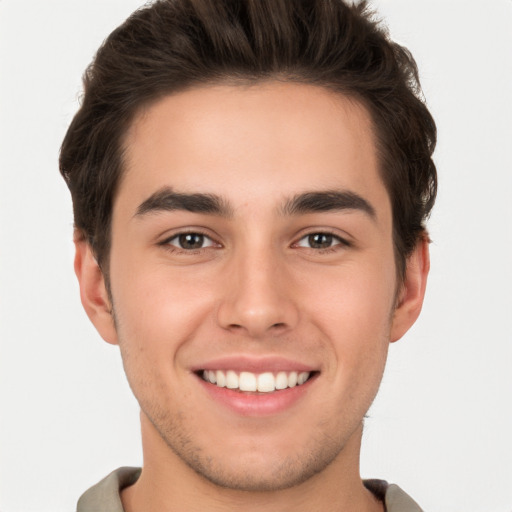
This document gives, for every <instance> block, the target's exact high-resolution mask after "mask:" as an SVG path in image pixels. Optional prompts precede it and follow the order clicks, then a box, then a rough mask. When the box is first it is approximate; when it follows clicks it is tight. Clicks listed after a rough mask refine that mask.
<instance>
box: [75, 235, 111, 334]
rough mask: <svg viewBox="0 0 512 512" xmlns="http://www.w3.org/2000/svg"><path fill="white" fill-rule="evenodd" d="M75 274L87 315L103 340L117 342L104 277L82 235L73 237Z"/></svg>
mask: <svg viewBox="0 0 512 512" xmlns="http://www.w3.org/2000/svg"><path fill="white" fill-rule="evenodd" d="M75 274H76V277H77V278H78V283H79V285H80V299H81V300H82V305H83V307H84V309H85V312H86V313H87V316H88V317H89V319H90V320H91V322H92V323H93V324H94V326H95V327H96V330H97V331H98V332H99V334H100V336H101V337H102V338H103V339H104V340H105V341H107V342H108V343H112V344H117V333H116V329H115V324H114V318H113V316H112V308H111V302H110V299H109V296H108V293H107V288H106V286H105V278H104V276H103V273H102V271H101V269H100V267H99V265H98V263H97V261H96V258H95V257H94V254H93V252H92V249H91V246H90V245H89V243H88V242H87V241H85V240H84V239H83V237H75Z"/></svg>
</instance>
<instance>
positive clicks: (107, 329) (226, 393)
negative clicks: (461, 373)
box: [78, 83, 412, 490]
mask: <svg viewBox="0 0 512 512" xmlns="http://www.w3.org/2000/svg"><path fill="white" fill-rule="evenodd" d="M125 145H126V165H125V169H126V171H125V174H124V176H123V180H122V182H121V184H120V188H119V191H118V194H117V197H116V200H115V204H114V210H113V220H112V246H111V254H110V281H111V290H112V303H113V304H112V306H113V311H114V314H115V328H114V327H112V322H111V320H110V319H106V317H107V316H108V315H107V310H108V309H109V308H107V307H105V308H104V309H105V311H103V313H101V314H100V313H91V312H90V311H89V310H88V312H89V314H90V316H91V318H92V319H93V321H94V322H95V324H96V326H97V327H98V329H99V331H100V333H101V334H102V335H103V336H104V338H105V339H107V340H108V341H111V342H114V343H119V345H120V348H121V353H122V357H123V362H124V366H125V370H126V374H127V376H128V380H129V382H130V385H131V387H132V389H133V392H134V394H135V395H136V397H137V399H138V401H139V403H140V406H141V409H142V417H143V437H145V444H146V445H148V446H158V443H160V444H162V441H164V442H165V447H166V448H169V449H168V450H163V451H162V450H159V451H158V453H156V450H155V453H153V454H150V457H161V458H162V457H166V458H167V459H168V461H173V462H172V463H173V464H176V465H179V464H183V465H187V466H189V467H190V468H192V469H193V470H194V471H195V473H196V474H199V475H202V476H204V477H206V478H207V479H208V480H210V481H211V482H214V483H217V484H219V485H222V486H227V487H231V488H236V489H245V490H263V489H267V490H268V489H278V488H286V487H290V486H292V485H296V484H298V483H300V482H303V481H305V480H307V479H308V478H309V477H312V475H314V474H316V473H319V472H322V471H326V468H328V467H332V466H333V465H334V466H336V464H338V465H339V464H343V461H346V460H348V459H351V460H352V459H353V458H354V457H356V458H357V454H356V452H358V443H359V438H360V426H361V423H362V418H363V417H364V414H365V413H366V411H367V410H368V408H369V406H370V404H371V402H372V400H373V398H374V397H375V394H376V392H377V389H378V386H379V383H380V380H381V376H382V373H383V370H384V365H385V360H386V355H387V349H388V344H389V342H390V340H394V339H396V338H397V337H399V336H400V335H401V334H402V332H403V330H404V329H406V328H407V327H408V325H409V324H410V323H412V320H410V319H409V317H408V318H407V319H406V320H405V321H404V319H403V314H402V310H403V307H402V305H403V304H405V303H406V302H407V300H406V299H407V297H406V295H404V297H405V299H404V300H403V301H402V302H400V306H399V307H398V308H395V305H396V292H397V282H396V271H395V261H394V252H393V243H392V218H391V207H390V200H389V197H388V194H387V192H386V189H385V187H384V185H383V182H382V180H381V178H380V176H379V170H378V162H377V159H376V152H375V147H374V142H373V134H372V126H371V122H370V118H369V115H368V114H367V112H366V111H365V109H364V108H363V107H362V106H361V105H359V104H358V103H357V102H355V101H353V100H350V99H348V98H345V97H343V96H340V95H338V94H334V93H332V92H328V91H326V90H324V89H322V88H318V87H314V86H306V85H298V84H278V83H268V84H260V85H255V86H251V87H242V86H228V85H225V86H211V87H205V88H200V89H191V90H188V91H186V92H183V93H179V94H176V95H172V96H169V97H167V98H165V99H163V100H161V101H159V102H158V103H156V104H154V105H153V106H151V107H150V108H148V109H147V110H146V111H144V112H143V113H141V114H140V115H139V116H138V117H137V118H136V120H135V121H134V123H133V125H132V127H131V129H130V131H129V133H128V134H127V138H126V144H125ZM79 266H80V265H79ZM78 272H79V271H78ZM79 273H80V272H79ZM79 277H80V275H79ZM84 280H85V279H84ZM82 285H83V283H82ZM83 288H86V286H85V285H83ZM82 294H83V296H84V295H86V294H87V292H84V291H83V290H82ZM402 295H403V294H402ZM99 296H103V297H104V293H103V295H102V293H99V294H98V297H99ZM98 297H96V306H97V305H98V303H99V302H100V299H98ZM83 298H84V297H83ZM85 300H86V301H87V299H85ZM86 309H87V306H86ZM102 315H103V316H102ZM404 324H406V326H405V327H404ZM148 450H151V448H148ZM145 458H146V459H147V458H148V453H147V451H146V452H145Z"/></svg>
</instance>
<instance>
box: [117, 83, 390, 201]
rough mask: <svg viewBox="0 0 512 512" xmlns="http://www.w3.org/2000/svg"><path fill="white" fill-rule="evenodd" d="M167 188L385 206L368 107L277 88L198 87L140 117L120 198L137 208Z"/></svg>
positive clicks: (313, 90) (309, 89)
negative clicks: (316, 196) (338, 193)
mask: <svg viewBox="0 0 512 512" xmlns="http://www.w3.org/2000/svg"><path fill="white" fill-rule="evenodd" d="M163 186H167V187H173V188H176V189H178V190H179V191H180V192H192V193H193V192H204V193H216V194H219V193H222V195H225V196H228V197H229V196H232V197H233V199H234V200H235V202H236V201H237V199H239V200H240V201H242V202H243V201H244V200H249V199H251V198H257V197H258V198H260V200H262V201H263V203H260V204H261V205H263V204H264V202H265V201H269V202H270V201H271V200H278V199H279V198H280V197H282V196H288V197H289V196H290V195H293V194H296V193H301V192H303V191H305V190H308V191H309V190H312V189H324V190H326V189H329V190H332V189H336V190H338V189H343V190H351V191H354V192H357V193H360V194H361V193H363V194H365V195H369V196H372V195H375V193H377V195H378V194H380V195H382V194H384V195H385V196H386V198H387V194H386V192H385V190H384V186H383V183H382V180H381V179H380V174H379V172H378V162H377V157H376V149H375V142H374V135H373V126H372V122H371V119H370V116H369V114H368V112H367V110H366V109H365V108H364V107H363V106H362V104H360V103H359V102H357V101H356V100H354V99H352V98H349V97H346V96H343V95H341V94H338V93H334V92H331V91H329V90H326V89H324V88H321V87H317V86H312V85H304V84H294V83H280V82H269V83H263V84H257V85H251V86H241V85H212V86H207V87H206V86H205V87H201V88H193V89H189V90H186V91H184V92H180V93H177V94H173V95H170V96H168V97H165V98H164V99H161V100H159V101H158V102H156V103H155V104H153V105H151V106H150V107H148V108H147V109H145V110H143V111H142V112H140V113H139V115H138V116H137V117H136V118H135V120H134V122H133V123H132V125H131V127H130V129H129V131H128V133H127V136H126V138H125V173H124V176H123V179H122V182H121V184H120V188H119V193H118V197H125V198H126V197H127V196H130V197H131V199H132V200H133V202H134V203H136V202H137V201H140V200H143V199H144V198H145V197H147V196H149V195H150V194H152V193H154V192H155V191H156V190H158V189H159V188H162V187H163Z"/></svg>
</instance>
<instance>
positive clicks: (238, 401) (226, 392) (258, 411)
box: [197, 374, 317, 416]
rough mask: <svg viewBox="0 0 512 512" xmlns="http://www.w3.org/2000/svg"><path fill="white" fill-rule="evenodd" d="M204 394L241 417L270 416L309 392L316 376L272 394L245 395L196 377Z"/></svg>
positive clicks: (286, 407)
mask: <svg viewBox="0 0 512 512" xmlns="http://www.w3.org/2000/svg"><path fill="white" fill-rule="evenodd" d="M197 378H198V380H199V382H200V383H201V384H202V386H203V388H204V389H205V390H206V392H207V393H208V394H209V395H210V397H211V398H213V399H214V400H215V401H216V402H219V403H221V404H222V405H224V406H225V407H227V408H228V409H231V410H232V411H233V412H235V413H237V414H239V415H241V416H270V415H273V414H279V413H280V412H283V411H286V410H287V409H289V408H290V407H292V406H293V405H295V404H296V403H297V402H298V401H299V400H301V399H302V398H304V396H305V395H306V394H307V393H308V392H309V390H310V388H311V385H312V384H313V383H314V381H315V380H316V378H317V374H315V375H313V376H312V377H310V378H309V379H308V380H307V381H306V382H305V383H304V384H301V385H299V386H295V387H293V388H286V389H282V390H279V391H274V392H272V393H246V392H243V391H242V392H240V391H238V390H233V389H229V388H220V387H219V386H216V385H215V384H211V383H210V382H206V381H205V380H203V379H202V378H201V377H199V376H198V377H197Z"/></svg>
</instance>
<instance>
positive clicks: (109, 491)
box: [77, 467, 141, 512]
mask: <svg viewBox="0 0 512 512" xmlns="http://www.w3.org/2000/svg"><path fill="white" fill-rule="evenodd" d="M140 471H141V470H140V468H130V467H124V468H119V469H116V470H115V471H112V473H110V474H109V475H108V476H107V477H105V478H104V479H103V480H101V481H100V482H98V483H97V484H96V485H94V486H92V487H91V488H90V489H89V490H87V491H85V493H84V494H82V496H81V497H80V499H79V500H78V504H77V512H123V505H122V503H121V495H120V491H121V490H122V489H124V488H125V487H128V486H130V485H132V484H134V483H135V482H136V481H137V479H138V478H139V475H140Z"/></svg>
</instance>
